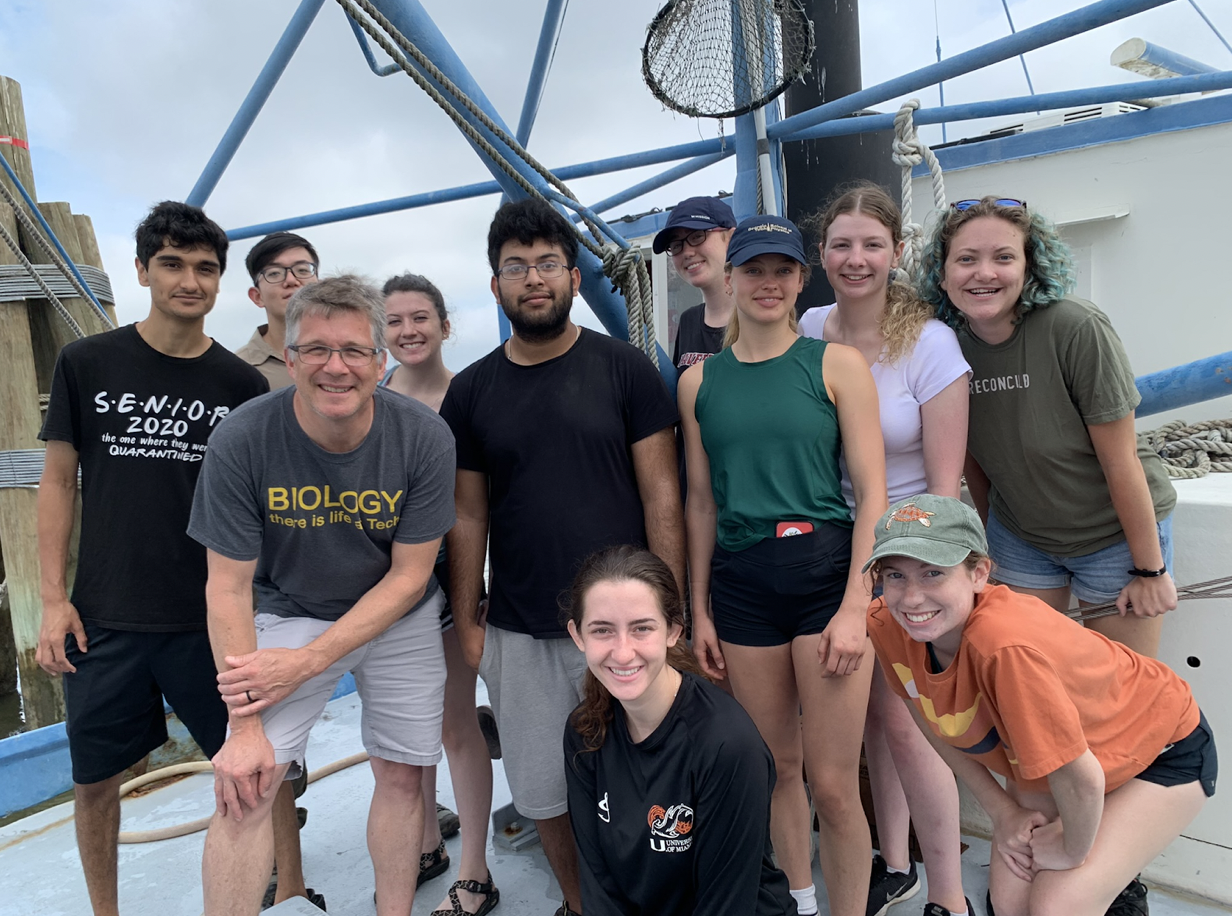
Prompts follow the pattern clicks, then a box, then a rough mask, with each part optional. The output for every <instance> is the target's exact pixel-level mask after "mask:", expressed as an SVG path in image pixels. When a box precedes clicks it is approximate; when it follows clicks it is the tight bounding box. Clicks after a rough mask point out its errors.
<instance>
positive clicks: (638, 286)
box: [338, 0, 659, 366]
mask: <svg viewBox="0 0 1232 916" xmlns="http://www.w3.org/2000/svg"><path fill="white" fill-rule="evenodd" d="M338 5H339V6H341V7H342V8H343V10H344V11H345V12H346V14H347V15H348V16H349V17H350V18H351V19H352V20H353V21H354V22H355V23H357V24H358V25H359V26H360V28H362V29H363V30H364V31H365V32H367V33H368V35H369V37H371V38H372V40H373V41H374V42H376V44H377V45H378V46H379V47H380V48H381V50H383V51H384V52H385V53H386V54H388V55H389V57H390V58H391V59H392V60H393V62H394V63H395V64H397V65H398V67H399V68H400V69H401V70H402V72H403V73H405V74H406V75H407V76H409V77H410V78H411V79H412V80H414V81H415V83H416V85H418V86H419V88H421V89H422V90H423V91H424V92H426V93H427V94H428V96H429V98H431V99H432V100H433V101H434V102H436V104H437V105H439V106H440V108H441V109H442V110H443V111H444V112H445V113H446V114H447V115H449V117H450V118H451V119H452V120H453V122H454V123H455V124H457V125H458V128H459V129H460V130H461V131H462V133H463V134H465V135H466V137H467V138H468V139H470V140H471V142H473V143H474V144H475V145H476V146H478V147H479V148H480V149H481V150H483V152H484V154H485V155H487V156H488V158H489V159H491V160H492V161H493V162H495V163H496V165H497V166H498V167H499V168H500V169H501V171H503V172H504V173H505V174H506V175H508V176H509V177H510V178H512V179H513V180H514V181H515V182H516V183H517V185H518V187H520V188H521V189H522V190H523V191H525V192H526V193H527V194H528V195H530V196H532V197H537V198H539V199H540V200H544V201H547V202H556V203H560V204H563V205H564V206H566V207H568V208H570V209H572V210H575V211H576V212H577V213H578V214H579V215H581V217H582V220H583V222H584V223H585V224H586V228H587V229H589V230H590V233H591V235H592V236H593V237H594V238H593V240H592V239H591V238H588V237H587V236H586V234H585V233H583V232H581V231H580V230H579V231H578V239H579V241H580V242H581V243H582V244H583V245H584V246H586V249H587V250H588V251H590V252H591V254H593V255H594V256H595V257H597V258H598V259H599V260H600V261H601V262H602V263H603V267H604V273H605V274H606V276H607V277H608V278H609V279H611V280H612V283H613V285H614V288H615V289H617V290H619V291H620V292H621V294H622V295H623V296H624V298H625V304H626V310H627V312H628V316H629V342H630V343H631V344H633V345H634V346H635V347H638V348H639V349H640V350H642V351H644V352H645V353H646V355H647V356H649V357H650V359H651V361H652V362H653V363H654V364H655V365H656V366H658V365H659V358H658V351H657V349H656V347H655V330H654V320H653V316H654V302H653V299H652V296H651V287H650V273H649V271H648V270H647V268H646V262H645V260H644V259H643V258H642V257H641V255H640V254H639V253H638V252H636V251H634V250H632V249H631V248H630V246H629V243H628V242H626V241H625V240H624V238H622V237H621V236H620V235H619V234H617V233H615V232H613V231H612V230H611V229H609V228H608V227H607V226H606V224H605V223H604V222H603V221H602V220H600V219H598V218H597V217H596V216H595V215H594V214H593V213H591V212H590V211H588V210H587V209H586V208H585V207H583V206H582V205H581V203H580V202H579V201H578V199H577V197H576V196H574V194H573V192H572V191H570V190H569V188H568V187H567V186H566V185H565V184H564V183H563V182H562V181H561V180H560V179H558V178H557V177H556V176H555V175H553V174H552V172H551V171H550V170H549V169H548V168H547V167H546V166H544V165H542V164H541V163H540V162H539V161H538V160H537V159H535V158H534V157H533V156H532V155H531V154H530V153H529V152H527V151H526V149H525V147H523V146H522V144H520V143H519V142H518V141H517V140H516V139H515V138H514V137H512V136H510V135H509V134H508V133H507V132H506V131H505V130H503V129H502V128H501V127H500V126H499V125H498V124H497V123H496V122H495V121H493V120H492V119H491V118H490V117H488V115H487V114H486V113H485V112H484V111H483V109H481V108H480V107H479V106H478V105H476V104H475V103H474V102H473V101H471V99H470V97H469V96H467V94H466V93H465V92H463V91H462V90H461V89H459V88H458V86H457V85H455V84H454V83H453V81H451V80H450V79H449V77H447V76H446V75H445V74H444V73H442V72H441V70H440V69H439V68H438V67H437V66H436V65H435V64H434V63H432V61H431V60H429V59H428V57H427V56H426V55H424V53H423V52H422V51H420V50H419V49H418V48H417V47H415V45H414V44H412V43H411V42H410V41H409V40H408V39H407V38H406V36H405V35H403V34H402V33H401V32H399V31H398V29H397V28H396V27H395V26H394V24H393V23H392V22H390V21H389V20H388V19H387V18H386V17H385V16H384V15H383V14H382V13H381V11H380V10H378V9H377V8H376V7H375V6H373V5H372V3H371V2H369V0H338ZM361 10H362V11H363V13H366V14H367V16H366V17H365V16H362V15H360V11H361ZM378 26H379V27H380V28H379V29H378ZM382 30H383V32H382ZM391 39H392V40H391ZM395 45H396V47H395ZM408 57H409V58H410V59H412V60H414V61H415V63H416V64H418V65H419V67H421V68H423V70H424V73H420V72H419V70H417V69H416V68H415V67H413V66H412V65H411V63H410V60H408V59H407V58H408ZM425 73H426V74H427V75H426V76H425V75H424V74H425ZM434 82H435V84H436V85H434V84H433V83H434ZM437 86H440V87H441V89H443V90H444V92H442V91H441V89H438V88H437ZM446 92H447V93H448V94H449V96H452V99H451V98H448V97H447V96H446V95H445V93H446ZM455 102H456V103H457V104H455ZM459 106H461V108H464V109H465V110H466V111H467V112H468V113H469V114H470V115H471V117H473V118H474V119H475V120H476V121H478V122H479V124H481V125H482V126H483V127H484V128H485V129H486V130H487V131H488V132H489V133H490V134H491V135H492V136H493V137H495V138H496V140H497V142H499V143H500V144H502V145H503V146H504V147H505V148H506V149H508V150H509V152H511V153H512V154H513V155H514V156H516V157H517V158H518V159H520V160H522V162H524V163H525V164H526V165H527V166H529V167H530V168H531V169H533V170H534V171H535V173H536V174H538V175H539V176H540V177H541V178H542V179H543V180H544V181H545V182H546V183H547V184H548V186H549V190H548V193H547V194H545V193H543V192H542V191H541V190H540V189H539V188H537V187H536V186H535V185H534V184H532V183H531V181H530V180H529V179H528V178H526V177H525V176H524V175H522V174H521V173H520V172H519V171H518V170H517V169H515V168H514V167H513V165H512V164H511V163H510V162H509V159H508V157H507V156H506V155H505V153H503V152H501V151H500V150H499V149H498V148H497V147H496V145H495V144H493V143H492V142H491V141H490V140H489V139H488V137H487V136H485V135H484V133H483V132H482V131H480V130H479V129H478V128H476V127H475V125H474V124H472V123H471V122H470V121H469V120H468V119H467V118H466V116H464V115H463V114H462V112H461V111H459ZM552 188H555V189H556V191H557V192H559V193H553V192H552V191H551V189H552ZM605 237H606V238H607V239H610V241H609V242H608V243H606V244H601V243H600V242H599V241H598V240H600V239H603V238H605Z"/></svg>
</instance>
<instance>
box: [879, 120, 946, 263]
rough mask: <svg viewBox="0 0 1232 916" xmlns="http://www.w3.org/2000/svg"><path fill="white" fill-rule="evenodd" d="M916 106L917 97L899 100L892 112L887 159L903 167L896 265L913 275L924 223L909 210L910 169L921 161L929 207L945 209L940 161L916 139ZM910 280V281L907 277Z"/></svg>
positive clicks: (919, 254) (919, 253) (943, 180)
mask: <svg viewBox="0 0 1232 916" xmlns="http://www.w3.org/2000/svg"><path fill="white" fill-rule="evenodd" d="M919 107H920V100H919V99H910V100H909V101H906V102H903V105H902V107H901V108H899V109H898V114H896V115H895V116H894V144H893V150H894V151H893V153H892V154H891V157H890V158H891V159H893V160H894V164H895V165H897V166H899V167H900V168H901V169H902V170H903V193H902V211H903V241H904V242H906V244H905V245H904V246H903V256H902V258H901V259H899V262H898V269H899V270H900V271H902V272H903V274H905V275H906V277H907V278H913V277H914V276H915V271H916V267H917V265H919V263H920V260H921V258H922V257H923V254H924V227H923V226H922V225H920V224H919V223H917V222H915V221H914V220H913V219H912V212H911V173H912V171H913V170H914V169H915V167H916V166H917V165H919V164H920V163H922V162H927V163H928V174H929V175H930V176H931V178H932V186H933V207H935V208H936V209H938V210H944V209H945V178H944V176H943V175H942V174H941V163H940V162H938V161H937V157H936V156H935V155H933V151H932V149H930V148H929V146H928V144H927V143H925V142H924V141H923V140H921V139H920V137H919V135H918V134H917V133H916V132H915V123H914V121H913V119H912V112H914V111H915V110H916V109H918V108H919ZM909 282H910V281H909Z"/></svg>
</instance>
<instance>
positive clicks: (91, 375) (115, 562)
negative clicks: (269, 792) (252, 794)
mask: <svg viewBox="0 0 1232 916" xmlns="http://www.w3.org/2000/svg"><path fill="white" fill-rule="evenodd" d="M226 263H227V237H226V235H225V234H224V233H223V230H222V229H221V228H220V227H219V226H218V225H217V224H215V223H214V222H212V221H211V220H210V219H208V218H207V217H206V215H205V214H204V213H203V212H202V211H201V210H200V209H198V208H197V207H191V206H189V205H187V204H182V203H176V202H173V201H164V202H163V203H161V204H159V205H158V206H156V207H155V208H154V209H153V210H151V211H150V214H149V216H148V217H147V218H146V219H145V221H144V222H142V224H141V225H140V226H139V227H138V228H137V279H138V282H140V283H141V285H142V286H145V287H147V288H148V289H149V290H150V313H149V315H148V316H147V317H146V318H145V319H143V320H142V321H139V322H137V323H136V324H133V325H128V326H126V327H122V328H118V329H116V330H114V331H110V332H108V333H106V334H99V335H97V336H94V337H88V338H86V339H84V340H79V341H75V342H74V343H71V344H69V345H68V346H66V347H65V348H64V350H63V351H62V352H61V354H60V357H59V359H58V360H57V362H56V368H55V375H54V378H53V380H52V387H51V402H50V404H49V405H48V408H47V419H46V421H45V423H44V425H43V429H42V432H41V433H40V434H39V437H40V438H41V439H44V440H45V441H46V442H47V455H46V463H45V466H44V469H43V476H42V479H41V480H40V482H39V500H38V508H39V526H38V527H39V559H40V562H41V565H42V598H43V622H42V630H41V632H40V633H39V646H38V652H37V658H38V662H39V664H40V665H41V666H42V667H43V669H44V670H45V671H47V672H48V673H49V674H63V675H64V699H65V707H66V711H67V729H68V739H69V752H70V754H71V756H72V762H73V784H74V796H75V803H76V824H77V846H78V849H79V851H80V854H81V864H82V869H83V870H84V871H85V877H86V887H87V888H88V890H89V893H90V903H91V905H92V907H93V910H94V914H95V916H116V914H118V912H119V910H118V903H117V888H116V858H117V856H116V843H117V839H118V833H119V824H120V799H119V787H120V781H121V777H122V776H123V773H124V770H125V769H127V768H128V767H130V766H132V765H133V764H135V763H137V762H138V761H140V760H141V759H142V758H143V757H144V756H145V755H146V754H148V753H149V752H150V751H152V750H154V749H155V748H157V747H158V746H159V745H161V744H162V743H163V742H164V741H166V739H167V729H166V721H165V718H164V714H163V697H164V696H165V697H166V698H167V700H168V701H169V702H170V703H171V705H172V707H173V708H174V709H175V711H176V713H177V715H178V716H179V717H180V719H181V720H182V721H183V722H184V724H185V726H187V728H188V730H189V732H190V733H191V734H192V736H193V738H194V739H195V740H196V742H197V744H198V745H200V747H201V749H202V750H203V751H204V752H205V754H206V756H207V757H210V756H213V755H214V754H215V753H217V751H218V749H219V748H220V747H221V746H222V743H223V738H224V735H225V731H226V725H227V709H226V706H225V704H224V703H223V701H222V698H221V696H220V695H219V692H218V685H217V683H216V681H215V675H216V671H215V668H214V660H213V656H212V654H211V652H210V643H209V637H208V635H207V633H206V623H205V579H206V569H205V549H204V548H203V547H201V546H200V545H199V544H197V543H196V542H195V541H193V540H192V539H191V538H189V537H188V535H187V534H186V529H187V527H188V516H189V510H190V508H191V506H192V498H193V489H194V487H195V486H196V482H197V475H198V473H199V471H200V468H201V461H202V459H203V458H204V457H205V450H206V443H207V440H208V439H209V436H210V434H211V433H212V431H213V430H214V429H215V428H216V427H217V426H218V424H219V423H220V422H221V421H222V420H223V418H225V417H226V416H227V414H228V413H229V412H230V411H231V410H232V409H233V408H235V407H238V406H239V405H240V404H242V403H243V402H244V401H247V400H249V399H250V398H253V397H256V396H257V395H259V394H263V393H264V392H265V391H267V390H268V387H269V386H268V385H267V384H266V382H265V379H263V378H262V377H261V375H260V373H258V372H257V371H256V370H255V369H253V368H252V367H251V366H248V365H246V364H245V363H244V362H243V361H242V360H240V359H239V358H238V357H236V356H234V355H233V354H231V353H229V352H228V351H227V350H226V349H225V348H223V347H222V346H221V345H219V344H217V343H215V342H214V341H213V340H211V339H210V338H209V337H207V336H206V335H205V331H204V325H205V316H206V315H207V314H208V313H209V311H210V309H212V308H213V307H214V300H215V299H216V297H217V295H218V284H219V279H220V278H221V276H222V273H223V270H224V269H225V268H226ZM78 468H80V470H81V485H82V493H81V497H82V512H81V547H80V552H79V559H78V563H77V576H76V580H75V582H74V585H73V593H72V597H71V599H70V597H69V595H68V591H67V584H66V574H65V572H66V565H67V558H68V546H69V535H70V534H71V532H72V527H73V501H74V498H75V496H76V493H77V472H78Z"/></svg>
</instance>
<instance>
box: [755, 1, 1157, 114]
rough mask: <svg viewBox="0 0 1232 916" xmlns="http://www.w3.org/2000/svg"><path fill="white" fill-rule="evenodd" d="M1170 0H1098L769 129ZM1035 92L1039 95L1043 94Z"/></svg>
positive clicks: (870, 102) (908, 88)
mask: <svg viewBox="0 0 1232 916" xmlns="http://www.w3.org/2000/svg"><path fill="white" fill-rule="evenodd" d="M1170 2H1171V0H1098V2H1097V3H1092V4H1091V5H1089V6H1084V7H1082V8H1081V9H1077V10H1074V12H1072V13H1066V14H1065V15H1064V16H1058V17H1057V18H1055V19H1049V20H1048V21H1047V22H1041V23H1040V24H1039V25H1036V26H1032V27H1031V28H1029V29H1024V30H1023V31H1021V32H1018V33H1016V34H1014V35H1008V36H1006V37H1005V38H999V39H997V40H996V41H992V42H989V43H988V44H986V45H981V46H980V47H978V48H972V49H971V50H970V51H965V52H963V53H962V54H958V55H956V56H954V57H951V58H949V59H948V60H943V61H941V62H939V63H935V64H930V65H929V66H927V67H921V68H920V69H919V70H916V71H914V72H912V73H908V74H905V75H903V76H900V77H897V78H895V79H892V80H887V81H886V82H884V83H879V84H877V85H876V86H870V87H869V88H867V89H861V90H860V91H859V92H853V93H852V94H851V95H848V96H844V97H843V98H841V99H835V100H834V101H833V102H826V103H825V104H823V105H818V106H817V107H816V108H813V109H811V110H809V111H803V112H801V113H800V114H797V115H792V116H791V117H790V118H785V119H784V120H782V121H780V122H779V123H778V124H776V125H775V126H774V127H773V128H772V129H770V130H769V131H768V133H769V135H770V137H771V138H781V137H787V136H790V135H792V134H794V133H797V132H799V131H801V130H803V129H804V128H806V127H813V126H815V125H817V124H820V123H822V122H823V121H828V120H831V119H833V118H841V117H842V116H843V115H849V114H852V113H853V112H856V111H860V110H861V109H864V108H871V107H872V106H874V105H878V104H880V103H882V102H885V101H887V100H888V99H893V98H898V97H899V96H903V95H907V94H908V93H911V92H915V91H916V90H918V89H923V88H924V87H926V86H933V85H936V84H937V83H939V82H941V81H942V80H948V79H953V78H954V77H956V76H961V75H962V74H964V73H970V72H971V71H973V70H979V69H981V68H983V67H987V66H989V65H991V64H995V63H998V62H999V61H1003V60H1006V59H1008V58H1010V57H1014V56H1016V55H1018V54H1025V53H1026V52H1027V51H1034V50H1035V49H1036V48H1041V47H1043V46H1044V45H1049V44H1053V43H1054V42H1058V41H1061V40H1062V39H1065V38H1070V37H1072V36H1074V35H1078V34H1080V33H1082V32H1086V31H1090V30H1091V29H1094V28H1098V27H1099V26H1101V25H1107V24H1108V23H1110V22H1116V21H1117V20H1119V19H1125V18H1126V17H1128V16H1132V15H1134V14H1135V13H1141V12H1143V11H1145V10H1150V9H1154V8H1155V7H1157V6H1163V5H1164V4H1165V3H1170ZM1036 98H1037V99H1038V98H1039V96H1036Z"/></svg>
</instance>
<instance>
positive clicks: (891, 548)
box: [862, 493, 988, 572]
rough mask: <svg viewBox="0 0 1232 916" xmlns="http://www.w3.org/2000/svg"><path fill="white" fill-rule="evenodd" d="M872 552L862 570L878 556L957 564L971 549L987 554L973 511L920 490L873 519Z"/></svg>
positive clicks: (965, 505)
mask: <svg viewBox="0 0 1232 916" xmlns="http://www.w3.org/2000/svg"><path fill="white" fill-rule="evenodd" d="M874 535H875V540H874V541H873V555H872V556H871V557H869V558H868V562H867V563H865V564H864V569H863V570H862V571H863V572H868V568H869V567H870V566H872V565H873V561H874V560H880V559H881V558H882V557H911V558H912V559H915V560H920V561H922V562H924V563H931V564H933V565H934V566H957V565H958V564H959V563H961V562H962V561H963V560H965V559H967V555H968V554H970V553H972V552H973V551H974V552H975V553H982V554H984V555H985V556H987V554H988V540H987V539H986V538H985V537H984V526H983V525H982V524H981V523H980V517H979V515H978V514H976V511H975V510H974V509H972V508H971V507H970V506H968V505H967V504H966V503H964V502H962V501H961V500H958V499H953V498H952V497H949V496H934V495H933V494H931V493H922V494H920V495H919V496H912V497H911V498H910V499H903V500H900V501H898V502H896V503H895V504H894V505H892V506H890V508H889V510H888V511H887V512H886V514H885V515H883V516H881V518H879V519H878V520H877V525H876V528H875V530H874Z"/></svg>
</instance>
